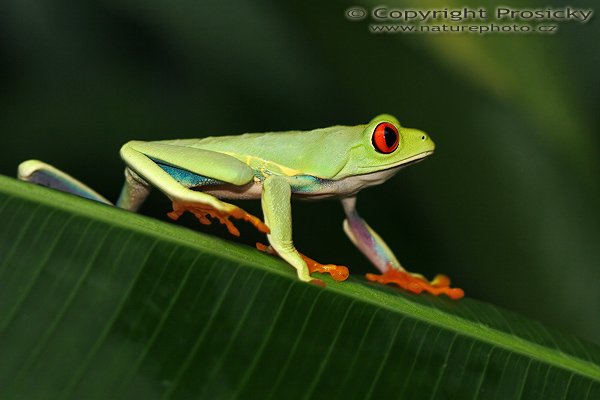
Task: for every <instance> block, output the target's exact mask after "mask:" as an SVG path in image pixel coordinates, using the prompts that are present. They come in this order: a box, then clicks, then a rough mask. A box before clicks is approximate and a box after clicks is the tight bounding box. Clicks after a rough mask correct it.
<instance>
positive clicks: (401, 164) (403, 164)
mask: <svg viewBox="0 0 600 400" xmlns="http://www.w3.org/2000/svg"><path fill="white" fill-rule="evenodd" d="M431 154H433V150H430V151H424V152H423V153H419V154H417V155H415V156H412V157H409V158H405V159H404V160H402V161H400V162H397V163H395V164H396V166H397V167H407V166H409V165H412V164H415V163H418V162H419V161H422V160H423V159H424V158H425V157H427V156H429V155H431Z"/></svg>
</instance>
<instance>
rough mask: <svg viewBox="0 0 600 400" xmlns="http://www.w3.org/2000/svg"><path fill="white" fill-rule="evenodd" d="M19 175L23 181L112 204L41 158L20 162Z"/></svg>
mask: <svg viewBox="0 0 600 400" xmlns="http://www.w3.org/2000/svg"><path fill="white" fill-rule="evenodd" d="M17 177H18V178H19V179H20V180H22V181H26V182H31V183H35V184H37V185H41V186H45V187H48V188H52V189H56V190H59V191H61V192H66V193H71V194H74V195H76V196H79V197H84V198H86V199H90V200H94V201H98V202H100V203H104V204H109V205H112V203H111V202H110V201H108V200H107V199H106V198H105V197H104V196H102V195H101V194H99V193H97V192H96V191H95V190H93V189H92V188H90V187H89V186H87V185H86V184H84V183H82V182H80V181H78V180H77V179H75V178H73V177H72V176H70V175H68V174H66V173H64V172H62V171H61V170H59V169H57V168H55V167H53V166H52V165H49V164H46V163H44V162H42V161H39V160H27V161H24V162H22V163H21V164H19V168H18V172H17Z"/></svg>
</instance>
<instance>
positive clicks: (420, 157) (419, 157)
mask: <svg viewBox="0 0 600 400" xmlns="http://www.w3.org/2000/svg"><path fill="white" fill-rule="evenodd" d="M431 154H433V150H429V151H424V152H422V153H419V154H416V155H414V156H412V157H409V158H405V159H404V160H400V161H396V162H393V163H389V164H380V165H379V166H378V169H380V168H386V169H396V168H397V169H400V168H404V167H407V166H409V165H412V164H415V163H418V162H419V161H422V160H423V159H424V158H425V157H427V156H429V155H431ZM361 168H362V169H370V168H371V167H361Z"/></svg>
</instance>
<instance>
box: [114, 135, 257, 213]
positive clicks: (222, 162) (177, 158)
mask: <svg viewBox="0 0 600 400" xmlns="http://www.w3.org/2000/svg"><path fill="white" fill-rule="evenodd" d="M121 157H122V158H123V160H124V161H125V163H126V164H127V166H128V167H129V168H130V169H131V170H132V171H134V172H135V173H136V175H137V176H139V177H140V178H141V179H143V180H144V181H145V182H147V183H149V184H150V185H152V186H154V187H156V188H157V189H159V190H160V191H161V192H163V193H164V194H166V195H167V196H168V197H169V198H171V199H172V200H177V201H182V202H189V203H202V204H205V205H209V206H211V207H213V208H215V209H217V210H221V211H223V212H228V211H231V210H232V209H237V207H235V206H233V205H231V204H228V203H225V202H222V201H220V200H218V199H216V198H215V197H213V196H211V195H209V194H206V193H202V192H199V191H194V190H191V189H188V188H187V187H185V186H183V185H181V184H180V183H179V182H177V180H176V179H175V178H173V177H172V176H171V175H169V173H167V172H166V171H165V170H163V169H162V168H161V167H160V166H159V165H158V164H157V163H156V162H164V163H166V164H170V165H175V166H177V167H178V168H181V169H185V170H188V171H190V172H193V173H195V174H198V175H202V176H206V177H209V178H213V179H217V180H220V181H223V182H227V183H231V184H234V185H243V184H245V183H248V182H250V181H251V180H252V178H253V177H254V173H253V171H252V169H250V167H248V166H247V165H246V164H244V163H242V162H241V161H239V160H237V159H235V158H233V157H230V156H227V155H224V154H220V153H215V152H211V151H207V150H202V149H194V148H189V147H182V146H174V145H168V144H161V143H146V142H135V141H134V142H129V143H127V144H125V145H124V146H123V147H122V148H121Z"/></svg>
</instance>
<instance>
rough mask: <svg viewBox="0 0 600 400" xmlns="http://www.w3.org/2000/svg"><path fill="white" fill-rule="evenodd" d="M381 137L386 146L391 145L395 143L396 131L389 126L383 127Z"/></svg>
mask: <svg viewBox="0 0 600 400" xmlns="http://www.w3.org/2000/svg"><path fill="white" fill-rule="evenodd" d="M383 137H384V139H385V144H386V145H387V147H390V148H391V147H392V146H393V145H394V144H395V143H396V132H395V131H394V130H393V129H392V128H391V127H389V126H386V127H385V128H384V129H383Z"/></svg>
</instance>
